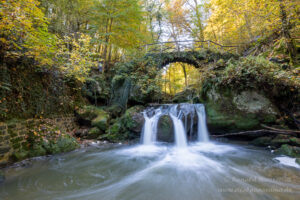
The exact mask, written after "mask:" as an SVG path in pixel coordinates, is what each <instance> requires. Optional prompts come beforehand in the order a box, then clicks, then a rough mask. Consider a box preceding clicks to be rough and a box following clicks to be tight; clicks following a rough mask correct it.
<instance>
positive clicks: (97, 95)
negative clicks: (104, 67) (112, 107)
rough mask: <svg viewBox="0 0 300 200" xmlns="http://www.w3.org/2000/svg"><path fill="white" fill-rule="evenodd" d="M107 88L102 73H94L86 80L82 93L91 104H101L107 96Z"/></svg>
mask: <svg viewBox="0 0 300 200" xmlns="http://www.w3.org/2000/svg"><path fill="white" fill-rule="evenodd" d="M108 88H109V86H108V85H107V83H106V81H105V78H104V77H103V75H96V76H93V77H91V78H88V79H87V80H86V82H85V84H84V86H83V88H82V94H83V96H85V97H86V98H87V99H88V100H89V101H90V102H91V103H93V104H103V103H105V102H106V101H107V99H108V98H109V90H108Z"/></svg>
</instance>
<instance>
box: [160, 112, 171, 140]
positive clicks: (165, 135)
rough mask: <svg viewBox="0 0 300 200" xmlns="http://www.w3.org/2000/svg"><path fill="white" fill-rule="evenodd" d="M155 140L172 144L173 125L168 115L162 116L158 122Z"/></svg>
mask: <svg viewBox="0 0 300 200" xmlns="http://www.w3.org/2000/svg"><path fill="white" fill-rule="evenodd" d="M157 140H158V141H163V142H174V141H175V138H174V125H173V122H172V119H171V118H170V116H168V115H164V116H162V117H161V118H160V119H159V121H158V128H157Z"/></svg>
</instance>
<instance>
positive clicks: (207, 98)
mask: <svg viewBox="0 0 300 200" xmlns="http://www.w3.org/2000/svg"><path fill="white" fill-rule="evenodd" d="M202 99H203V101H204V103H205V106H206V111H207V122H208V127H209V129H210V131H211V132H213V133H226V132H234V131H241V130H251V129H257V128H260V124H261V123H265V124H269V123H275V122H276V119H277V116H278V115H279V112H278V109H277V108H276V106H275V105H274V104H272V102H271V101H270V100H269V99H268V98H267V97H266V96H265V95H264V94H263V93H261V92H258V91H254V90H246V91H241V92H238V91H234V90H230V89H226V90H216V89H214V88H212V89H210V90H208V91H206V92H205V93H204V94H202Z"/></svg>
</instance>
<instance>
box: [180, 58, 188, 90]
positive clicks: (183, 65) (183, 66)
mask: <svg viewBox="0 0 300 200" xmlns="http://www.w3.org/2000/svg"><path fill="white" fill-rule="evenodd" d="M181 67H182V69H183V74H184V84H185V87H186V88H187V86H188V82H187V75H186V68H185V64H183V63H181Z"/></svg>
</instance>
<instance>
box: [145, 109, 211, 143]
mask: <svg viewBox="0 0 300 200" xmlns="http://www.w3.org/2000/svg"><path fill="white" fill-rule="evenodd" d="M195 113H197V116H198V122H197V123H198V131H197V140H198V141H199V142H208V141H209V133H208V130H207V126H206V116H205V115H206V114H205V107H204V105H202V104H174V105H162V106H160V107H159V108H156V109H154V108H151V109H147V110H145V111H144V118H145V124H144V128H143V132H142V143H143V144H144V145H153V144H154V143H155V142H156V138H157V126H158V121H159V119H160V117H161V116H163V115H169V116H170V118H171V120H172V122H173V125H174V136H175V144H176V146H177V147H186V146H187V143H188V142H187V133H188V132H189V133H190V135H192V134H193V126H194V116H195ZM183 120H184V123H183ZM188 123H190V124H189V125H188Z"/></svg>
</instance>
